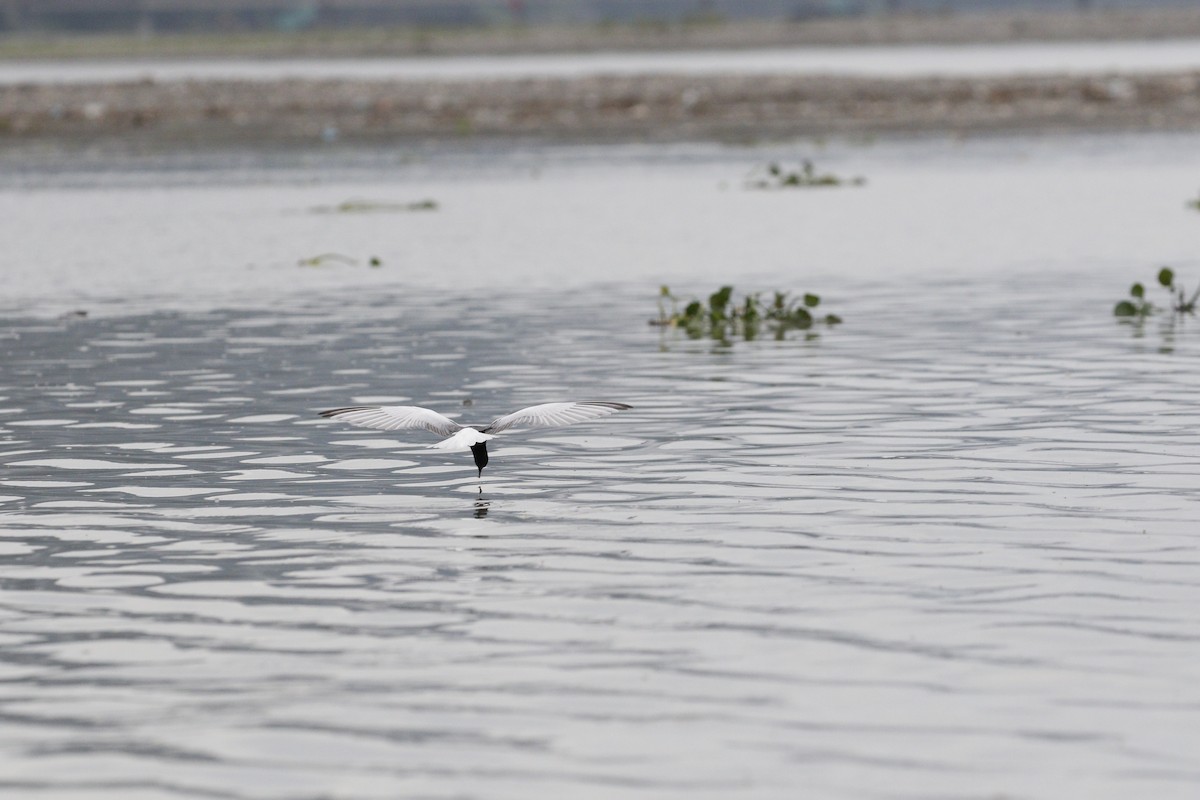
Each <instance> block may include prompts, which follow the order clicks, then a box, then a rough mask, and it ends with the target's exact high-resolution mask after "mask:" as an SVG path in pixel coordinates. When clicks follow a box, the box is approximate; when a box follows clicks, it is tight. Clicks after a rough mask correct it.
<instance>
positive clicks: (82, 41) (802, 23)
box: [0, 8, 1200, 65]
mask: <svg viewBox="0 0 1200 800" xmlns="http://www.w3.org/2000/svg"><path fill="white" fill-rule="evenodd" d="M1172 38H1174V39H1178V38H1200V8H1193V9H1184V8H1179V9H1143V10H1139V11H1115V10H1105V9H1095V10H1091V11H1085V12H1029V11H1025V12H1010V13H988V14H984V13H976V14H969V13H945V14H890V15H885V14H876V15H867V16H858V17H825V18H815V19H804V20H796V21H737V22H731V21H715V20H697V21H693V22H690V23H680V24H660V23H652V22H647V23H641V24H633V25H615V24H614V25H579V26H570V27H560V26H536V27H519V26H517V27H514V26H509V27H491V28H375V29H355V30H312V31H300V32H295V33H273V32H259V33H252V32H242V33H237V32H234V33H197V34H182V35H180V34H152V35H137V34H123V35H89V36H79V35H64V34H40V35H39V34H27V35H16V36H0V65H2V64H3V61H5V60H13V59H22V60H27V59H97V58H100V59H103V58H122V59H128V58H232V57H236V58H402V57H409V56H464V55H505V54H512V55H515V54H525V53H579V52H596V51H618V52H619V51H630V50H656V51H661V50H705V49H751V48H763V47H816V46H821V47H829V46H855V45H896V44H970V43H985V42H991V43H996V42H1017V41H1107V40H1115V39H1122V40H1153V39H1172Z"/></svg>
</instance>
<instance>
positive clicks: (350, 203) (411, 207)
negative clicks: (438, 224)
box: [312, 200, 438, 214]
mask: <svg viewBox="0 0 1200 800" xmlns="http://www.w3.org/2000/svg"><path fill="white" fill-rule="evenodd" d="M437 209H438V204H437V201H436V200H418V201H416V202H413V203H384V202H379V201H376V200H345V201H343V202H341V203H338V204H337V205H336V206H314V207H313V208H312V212H313V213H314V214H370V213H379V212H393V213H398V212H404V211H437Z"/></svg>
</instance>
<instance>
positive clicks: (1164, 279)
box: [1158, 267, 1175, 288]
mask: <svg viewBox="0 0 1200 800" xmlns="http://www.w3.org/2000/svg"><path fill="white" fill-rule="evenodd" d="M1158 282H1159V283H1161V284H1162V285H1163V286H1166V287H1167V288H1170V287H1171V285H1172V284H1174V283H1175V270H1173V269H1171V268H1170V267H1163V268H1162V269H1160V270H1159V271H1158Z"/></svg>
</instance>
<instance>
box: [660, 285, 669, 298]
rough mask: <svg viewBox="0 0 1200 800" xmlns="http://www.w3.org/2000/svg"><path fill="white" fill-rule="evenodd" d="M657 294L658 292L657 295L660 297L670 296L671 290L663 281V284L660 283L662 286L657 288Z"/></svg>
mask: <svg viewBox="0 0 1200 800" xmlns="http://www.w3.org/2000/svg"><path fill="white" fill-rule="evenodd" d="M658 294H659V296H660V297H670V296H671V290H670V289H668V288H667V285H666V284H665V283H664V284H663V285H662V286H661V287H660V288H659V290H658Z"/></svg>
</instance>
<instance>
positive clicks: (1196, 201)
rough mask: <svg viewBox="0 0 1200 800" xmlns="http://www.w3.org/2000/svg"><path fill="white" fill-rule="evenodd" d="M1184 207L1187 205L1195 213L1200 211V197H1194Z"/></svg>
mask: <svg viewBox="0 0 1200 800" xmlns="http://www.w3.org/2000/svg"><path fill="white" fill-rule="evenodd" d="M1184 205H1186V206H1187V207H1188V208H1190V209H1192V210H1193V211H1200V197H1193V198H1192V199H1191V200H1188V201H1187V202H1186V203H1185V204H1184Z"/></svg>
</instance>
